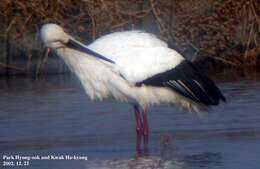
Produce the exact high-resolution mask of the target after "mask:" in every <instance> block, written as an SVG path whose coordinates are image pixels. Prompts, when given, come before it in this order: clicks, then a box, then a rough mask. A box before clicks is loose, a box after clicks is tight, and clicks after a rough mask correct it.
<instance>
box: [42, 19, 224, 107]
mask: <svg viewBox="0 0 260 169" xmlns="http://www.w3.org/2000/svg"><path fill="white" fill-rule="evenodd" d="M41 37H42V39H43V42H44V43H45V45H46V46H47V47H50V48H52V49H54V50H55V51H56V53H57V54H58V55H59V56H60V57H61V58H62V59H63V60H64V61H65V63H66V64H67V65H68V66H69V68H70V69H71V71H73V72H74V73H75V74H76V75H77V76H78V78H79V80H80V81H81V84H82V86H83V87H84V89H85V91H86V93H87V94H88V95H89V96H90V98H91V99H100V100H102V99H104V98H107V97H111V96H112V97H114V98H115V99H117V100H119V101H125V102H130V103H132V104H138V105H140V106H141V107H143V108H144V107H147V106H149V105H152V104H160V103H167V104H177V105H180V106H181V107H183V108H187V109H189V110H192V111H196V112H197V111H200V110H202V109H204V108H205V107H206V106H207V105H205V104H203V102H199V101H194V100H192V99H191V97H190V98H189V97H186V96H185V95H183V94H182V91H184V93H185V92H186V93H188V94H189V95H193V94H194V93H193V92H192V90H190V87H189V86H187V85H185V84H184V86H182V85H181V88H180V89H181V90H182V91H178V90H172V89H171V88H170V86H168V87H165V86H163V85H164V84H166V82H167V81H165V82H162V86H158V85H146V84H145V83H144V84H141V85H139V86H137V85H136V83H138V82H141V81H144V80H146V79H149V78H151V77H153V76H156V75H157V74H160V73H163V72H167V71H169V70H171V69H174V68H175V67H177V66H178V65H180V63H181V62H183V61H184V60H185V59H184V58H183V56H181V55H180V54H179V53H177V52H176V51H175V50H173V49H170V48H168V46H167V44H166V43H165V42H163V41H161V40H160V39H158V38H157V37H155V36H154V35H152V34H149V33H146V32H142V31H125V32H116V33H111V34H109V35H106V36H103V37H101V38H99V39H97V40H96V41H94V42H93V43H91V44H90V45H88V46H86V45H83V44H82V43H80V42H78V41H76V40H75V39H74V38H72V37H71V36H70V35H68V34H66V33H65V32H64V31H63V29H62V28H61V27H59V26H58V25H56V24H46V25H44V26H43V27H42V29H41ZM69 44H70V46H71V44H72V47H70V46H69ZM75 44H76V46H75ZM78 45H79V47H78ZM77 48H78V49H77ZM85 49H88V50H89V49H90V50H92V51H94V52H96V53H97V54H99V55H102V56H104V57H105V58H107V59H109V60H111V61H113V63H112V62H109V61H106V60H104V59H100V58H97V57H95V55H93V54H90V53H88V52H84V50H85ZM183 71H184V70H183ZM176 82H178V81H176ZM169 84H170V83H169ZM172 84H174V83H172ZM181 84H183V83H181ZM179 86H180V85H179ZM173 87H174V86H173ZM175 87H176V86H175ZM177 89H178V86H177ZM203 90H204V88H203ZM190 91H191V93H190ZM204 91H205V90H204ZM194 95H195V94H194ZM218 100H219V98H218Z"/></svg>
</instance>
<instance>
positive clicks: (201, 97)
mask: <svg viewBox="0 0 260 169" xmlns="http://www.w3.org/2000/svg"><path fill="white" fill-rule="evenodd" d="M136 85H137V86H141V85H151V86H158V87H168V88H170V89H172V90H174V91H176V92H178V93H179V94H181V95H183V96H185V97H188V98H189V99H192V100H193V101H195V102H199V103H202V104H204V105H218V104H219V101H220V100H222V101H226V99H225V97H224V96H223V94H222V93H221V91H220V90H219V89H218V88H217V86H216V85H215V83H214V82H213V81H212V80H211V79H209V78H208V77H207V76H205V75H203V74H202V73H200V72H199V71H198V69H197V68H196V67H195V66H194V65H193V64H192V63H191V62H190V61H188V60H184V61H182V62H181V63H180V64H179V65H177V66H176V67H175V68H173V69H171V70H168V71H166V72H162V73H159V74H157V75H154V76H152V77H150V78H148V79H145V80H143V81H141V82H137V83H136Z"/></svg>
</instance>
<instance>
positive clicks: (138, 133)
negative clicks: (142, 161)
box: [134, 105, 143, 156]
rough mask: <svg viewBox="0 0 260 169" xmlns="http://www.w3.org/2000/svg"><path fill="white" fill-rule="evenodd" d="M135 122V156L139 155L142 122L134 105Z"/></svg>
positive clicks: (138, 110) (137, 107) (137, 108)
mask: <svg viewBox="0 0 260 169" xmlns="http://www.w3.org/2000/svg"><path fill="white" fill-rule="evenodd" d="M134 111H135V120H136V152H137V156H140V155H141V142H142V135H143V122H142V117H141V112H140V109H139V106H138V105H134Z"/></svg>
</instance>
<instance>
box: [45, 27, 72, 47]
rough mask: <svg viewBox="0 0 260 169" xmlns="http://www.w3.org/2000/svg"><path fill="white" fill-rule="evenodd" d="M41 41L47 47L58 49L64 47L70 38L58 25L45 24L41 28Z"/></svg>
mask: <svg viewBox="0 0 260 169" xmlns="http://www.w3.org/2000/svg"><path fill="white" fill-rule="evenodd" d="M41 39H42V41H43V42H44V44H45V45H46V47H49V48H52V49H56V48H60V47H63V46H64V44H66V43H67V42H68V41H69V39H70V36H69V35H68V34H66V33H65V32H64V31H63V29H62V28H61V27H60V26H58V25H56V24H45V25H43V26H42V28H41Z"/></svg>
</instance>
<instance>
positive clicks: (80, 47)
mask: <svg viewBox="0 0 260 169" xmlns="http://www.w3.org/2000/svg"><path fill="white" fill-rule="evenodd" d="M65 46H66V47H68V48H71V49H75V50H78V51H81V52H84V53H87V54H89V55H92V56H94V57H97V58H99V59H102V60H105V61H107V62H110V63H113V64H115V62H114V61H113V60H111V59H108V58H106V57H104V56H102V55H100V54H99V53H96V52H94V51H93V50H90V49H89V48H87V47H85V46H83V45H82V44H80V43H78V42H76V41H75V40H72V39H69V41H68V42H67V43H65Z"/></svg>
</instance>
